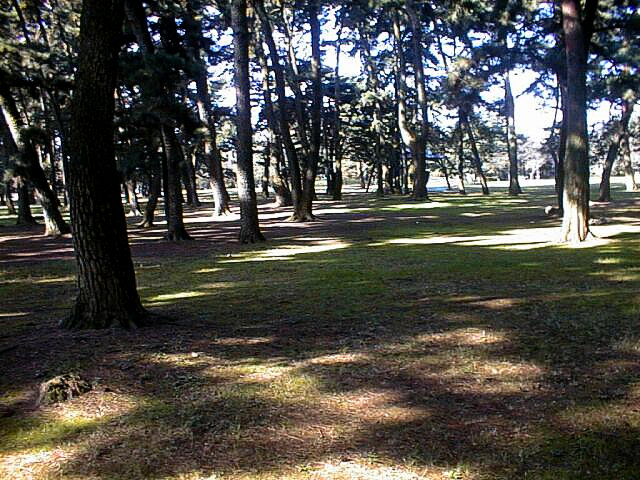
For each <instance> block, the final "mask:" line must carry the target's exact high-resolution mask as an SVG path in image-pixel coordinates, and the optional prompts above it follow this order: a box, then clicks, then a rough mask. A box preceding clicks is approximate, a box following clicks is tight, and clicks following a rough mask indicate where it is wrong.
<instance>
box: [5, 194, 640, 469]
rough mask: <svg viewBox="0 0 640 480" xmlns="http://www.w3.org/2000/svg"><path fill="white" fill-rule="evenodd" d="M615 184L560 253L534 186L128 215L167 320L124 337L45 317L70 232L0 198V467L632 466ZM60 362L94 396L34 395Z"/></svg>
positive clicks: (142, 266) (61, 309) (623, 237)
mask: <svg viewBox="0 0 640 480" xmlns="http://www.w3.org/2000/svg"><path fill="white" fill-rule="evenodd" d="M615 187H616V188H614V191H613V194H614V196H615V198H616V201H615V202H612V203H609V204H595V205H594V206H593V210H594V216H596V217H599V218H601V217H604V218H605V219H606V220H604V221H601V222H600V223H601V224H600V225H594V226H593V227H592V230H593V233H594V234H595V235H596V236H597V238H596V237H592V238H590V240H589V241H587V242H585V244H584V245H581V246H580V247H579V248H575V247H570V246H567V245H562V244H558V243H555V240H556V239H557V238H558V236H559V224H560V222H559V220H558V219H553V218H548V217H546V216H545V215H544V212H543V208H544V206H545V205H548V204H550V203H552V202H553V192H552V189H550V188H548V187H528V188H526V193H525V194H524V195H522V196H519V197H517V198H513V197H508V196H506V194H505V193H504V191H497V192H496V193H493V194H492V195H491V196H489V197H483V196H481V195H479V194H477V193H472V194H471V195H468V196H466V197H462V196H459V195H456V194H452V193H437V194H434V195H433V196H432V200H431V201H430V202H413V201H411V200H409V199H407V198H406V197H400V196H388V197H386V198H383V199H376V198H375V197H374V196H373V195H365V194H364V193H362V192H360V191H356V190H355V189H351V190H349V191H348V192H347V194H346V195H345V196H344V200H343V201H339V202H336V201H328V200H323V199H322V198H321V200H320V201H319V202H318V203H317V204H316V213H317V214H318V217H319V219H318V221H315V222H309V223H303V224H295V223H287V222H286V218H287V216H288V214H289V211H288V209H282V208H272V207H271V206H269V205H268V204H264V205H261V207H260V210H261V222H262V225H263V231H264V233H265V235H266V237H267V238H268V242H266V243H264V244H258V245H240V244H238V243H237V242H236V241H235V237H236V234H237V231H238V220H237V216H231V217H229V218H226V219H222V220H215V221H214V220H213V219H212V218H211V217H210V215H211V204H210V203H205V205H204V207H203V208H201V209H197V210H193V209H190V210H188V212H187V227H188V229H189V231H190V232H191V233H192V234H193V236H194V237H195V238H196V239H195V240H194V241H192V242H183V243H178V244H170V243H167V242H165V241H164V240H162V236H163V226H162V225H161V224H159V225H158V227H156V228H154V229H150V230H141V229H139V228H137V227H135V222H134V219H130V239H131V244H132V250H133V257H134V262H135V267H136V272H137V279H138V285H139V292H140V295H141V298H142V300H143V303H144V305H145V306H146V307H148V308H149V309H150V310H151V311H153V312H156V313H158V314H161V315H163V316H165V317H169V318H170V319H171V320H170V321H169V322H167V323H163V324H158V325H155V326H152V327H147V328H142V329H138V330H134V331H122V330H119V329H112V330H106V331H62V330H60V329H58V328H57V322H58V321H59V320H60V319H61V318H63V317H64V315H65V314H66V312H67V311H68V310H69V307H70V305H71V303H72V301H73V296H74V291H75V287H74V272H75V263H74V260H73V252H72V247H71V241H70V239H69V238H60V239H49V238H45V237H43V236H42V235H41V234H42V230H43V229H42V227H35V228H22V227H15V226H11V225H10V224H11V223H13V222H14V219H12V218H10V217H8V216H7V215H6V210H1V211H0V213H1V214H2V215H4V216H0V322H1V325H2V328H1V329H0V355H1V356H0V358H1V362H0V417H2V418H0V477H1V478H11V479H45V478H69V479H98V478H100V479H108V478H122V479H137V478H140V479H146V478H163V479H210V480H213V479H280V478H285V479H286V478H289V479H433V480H436V479H465V480H466V479H473V480H485V479H487V480H488V479H549V480H551V479H553V480H564V479H574V480H584V479H602V480H611V479H616V480H625V479H626V480H632V479H633V480H637V479H638V478H640V316H639V310H640V309H639V306H640V297H639V294H638V292H639V291H640V289H639V286H640V256H639V255H638V251H639V246H640V245H639V244H640V209H639V207H640V195H638V194H633V193H626V192H623V191H621V189H620V188H619V185H615ZM321 197H322V196H321ZM3 208H4V207H3ZM68 372H76V373H79V374H80V375H82V376H83V377H85V378H86V379H88V380H90V381H91V382H93V383H94V389H93V390H92V391H91V392H89V393H87V394H85V395H83V396H81V397H79V398H75V399H73V400H71V401H68V402H65V403H62V404H58V405H54V406H46V407H45V406H42V407H36V397H37V391H38V385H39V384H40V383H41V382H42V381H44V380H46V379H48V378H51V377H52V376H54V375H57V374H62V373H68Z"/></svg>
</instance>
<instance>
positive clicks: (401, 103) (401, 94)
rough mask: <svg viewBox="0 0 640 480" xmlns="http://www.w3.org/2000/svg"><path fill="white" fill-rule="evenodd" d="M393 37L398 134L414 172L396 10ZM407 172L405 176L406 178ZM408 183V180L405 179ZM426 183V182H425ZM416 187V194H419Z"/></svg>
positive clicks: (412, 136)
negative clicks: (407, 150) (406, 149)
mask: <svg viewBox="0 0 640 480" xmlns="http://www.w3.org/2000/svg"><path fill="white" fill-rule="evenodd" d="M392 25H393V38H394V45H395V58H396V61H395V64H394V66H395V71H396V83H397V85H396V95H397V99H396V100H397V104H398V128H399V130H400V136H401V138H402V141H403V143H404V145H405V147H406V148H409V149H410V150H411V156H412V162H413V170H414V172H415V171H416V170H417V169H418V168H419V165H418V164H419V163H420V157H419V155H418V153H419V152H418V148H417V146H416V133H415V132H414V131H413V129H412V128H411V125H410V123H409V119H408V115H407V99H406V98H407V82H406V79H405V59H404V51H403V47H402V35H401V32H400V20H399V18H398V12H397V10H394V12H393V24H392ZM408 175H409V174H408V172H407V178H408ZM407 183H408V181H407ZM425 185H426V184H425ZM416 186H417V184H416V179H415V173H414V181H413V189H414V194H415V193H416ZM419 193H420V192H419V189H418V194H419Z"/></svg>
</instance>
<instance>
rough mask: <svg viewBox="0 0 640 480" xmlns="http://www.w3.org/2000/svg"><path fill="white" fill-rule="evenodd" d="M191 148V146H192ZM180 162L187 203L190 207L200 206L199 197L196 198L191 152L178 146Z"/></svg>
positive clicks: (194, 171)
mask: <svg viewBox="0 0 640 480" xmlns="http://www.w3.org/2000/svg"><path fill="white" fill-rule="evenodd" d="M192 148H193V147H192ZM180 156H181V159H180V163H181V165H182V169H181V170H182V178H183V179H184V188H185V190H186V191H187V198H188V200H187V204H188V205H190V206H192V207H200V206H202V203H200V199H199V198H198V185H197V183H196V170H195V166H194V165H193V161H192V159H191V152H190V151H189V149H187V148H182V147H181V148H180Z"/></svg>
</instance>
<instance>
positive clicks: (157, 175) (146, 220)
mask: <svg viewBox="0 0 640 480" xmlns="http://www.w3.org/2000/svg"><path fill="white" fill-rule="evenodd" d="M156 163H157V162H156ZM161 190H162V172H161V169H160V168H159V166H157V167H156V168H155V169H154V171H152V172H150V173H149V197H148V198H147V205H146V206H145V207H144V217H143V220H142V222H141V223H140V224H139V226H140V227H142V228H151V227H153V221H154V219H155V213H156V207H157V206H158V197H159V196H160V191H161Z"/></svg>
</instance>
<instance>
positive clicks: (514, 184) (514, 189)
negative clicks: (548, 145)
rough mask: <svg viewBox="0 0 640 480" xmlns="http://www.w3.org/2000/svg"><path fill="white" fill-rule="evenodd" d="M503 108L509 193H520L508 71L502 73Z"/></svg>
mask: <svg viewBox="0 0 640 480" xmlns="http://www.w3.org/2000/svg"><path fill="white" fill-rule="evenodd" d="M504 108H505V117H506V120H507V151H508V153H509V195H520V194H521V193H522V188H520V182H519V181H518V137H517V136H516V121H515V120H516V115H515V102H514V101H513V93H512V92H511V80H510V79H509V71H508V70H507V71H506V72H505V75H504Z"/></svg>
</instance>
